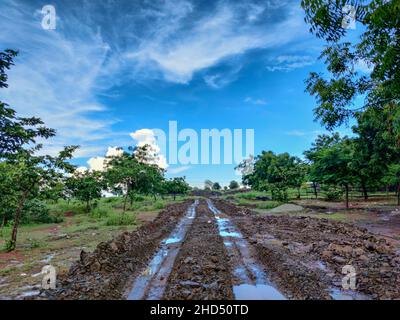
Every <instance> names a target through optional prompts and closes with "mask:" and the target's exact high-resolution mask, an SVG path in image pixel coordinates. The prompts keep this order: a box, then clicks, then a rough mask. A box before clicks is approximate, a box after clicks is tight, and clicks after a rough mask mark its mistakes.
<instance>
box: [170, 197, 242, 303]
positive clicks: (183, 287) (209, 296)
mask: <svg viewBox="0 0 400 320" xmlns="http://www.w3.org/2000/svg"><path fill="white" fill-rule="evenodd" d="M228 260H229V257H228V256H227V253H226V251H225V248H224V245H223V242H222V239H221V237H220V236H219V234H218V228H217V226H216V223H215V218H214V216H213V214H212V213H211V211H210V210H209V209H208V207H207V205H206V202H205V201H204V200H202V201H201V202H200V204H199V206H198V207H197V217H196V219H195V220H194V222H193V224H192V226H191V229H190V230H189V232H188V237H187V239H186V241H185V242H184V244H183V246H182V249H181V251H180V253H179V255H178V257H177V260H176V262H175V265H174V268H173V270H172V272H171V276H170V278H169V281H168V285H167V288H166V291H165V294H164V299H167V300H171V299H174V300H181V299H184V300H187V299H196V300H221V299H233V298H234V296H233V292H232V283H231V271H230V269H229V264H228V263H227V262H228Z"/></svg>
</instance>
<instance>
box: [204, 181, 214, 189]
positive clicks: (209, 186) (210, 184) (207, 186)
mask: <svg viewBox="0 0 400 320" xmlns="http://www.w3.org/2000/svg"><path fill="white" fill-rule="evenodd" d="M213 184H214V183H213V182H212V181H211V180H208V179H207V180H206V181H204V190H211V189H212V187H213Z"/></svg>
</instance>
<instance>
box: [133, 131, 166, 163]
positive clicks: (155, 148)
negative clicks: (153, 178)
mask: <svg viewBox="0 0 400 320" xmlns="http://www.w3.org/2000/svg"><path fill="white" fill-rule="evenodd" d="M130 136H131V137H132V138H133V139H134V140H136V141H137V143H136V145H137V146H138V147H143V146H145V145H148V146H149V148H150V150H149V151H150V152H151V153H152V154H153V155H154V157H152V159H151V161H150V163H152V164H156V165H158V166H159V167H160V168H162V169H166V168H168V164H167V159H166V157H165V156H164V155H163V154H161V153H160V151H161V149H160V146H159V145H158V144H157V138H156V136H155V134H154V132H153V130H151V129H139V130H136V131H135V132H132V133H131V134H130Z"/></svg>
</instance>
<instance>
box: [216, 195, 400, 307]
mask: <svg viewBox="0 0 400 320" xmlns="http://www.w3.org/2000/svg"><path fill="white" fill-rule="evenodd" d="M215 204H216V206H217V208H218V209H219V210H221V211H223V212H225V213H226V214H228V215H231V216H232V218H233V221H234V222H235V223H236V225H237V226H238V227H239V229H240V230H241V231H242V232H243V233H244V234H245V235H246V236H247V237H248V239H249V241H250V243H252V244H253V245H254V246H255V248H256V250H257V253H258V259H259V261H261V262H262V263H263V264H264V265H265V266H266V269H267V272H268V273H269V275H270V277H271V278H272V279H273V280H274V281H275V283H277V284H278V287H279V288H280V289H281V290H282V291H284V292H286V293H287V294H289V295H293V297H294V298H300V299H303V298H312V299H315V298H317V299H327V298H329V295H328V292H329V290H331V289H333V288H338V287H340V286H341V280H342V278H343V274H342V267H343V266H344V265H352V266H354V268H355V270H356V273H357V291H358V292H359V293H362V294H365V295H368V296H369V297H370V298H373V299H399V298H400V257H399V256H398V255H397V254H396V252H395V247H393V246H392V245H391V244H390V243H389V242H388V241H387V240H386V239H384V238H383V237H379V236H377V235H374V234H372V233H371V232H369V231H368V230H367V229H365V228H360V227H357V226H354V225H351V224H348V223H343V222H338V221H332V220H327V219H317V218H311V217H290V216H287V215H282V216H263V217H260V216H257V215H255V214H253V213H252V212H251V211H250V210H248V209H243V208H238V207H236V206H234V205H232V204H231V203H228V202H226V201H222V200H216V201H215Z"/></svg>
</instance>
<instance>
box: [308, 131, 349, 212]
mask: <svg viewBox="0 0 400 320" xmlns="http://www.w3.org/2000/svg"><path fill="white" fill-rule="evenodd" d="M305 154H306V157H307V158H308V159H309V160H311V162H312V165H311V168H310V176H311V177H312V180H313V181H316V182H318V183H322V184H327V185H333V186H341V187H343V188H344V189H345V203H346V208H349V187H350V185H352V184H354V183H355V182H356V181H357V180H356V176H357V175H356V172H355V169H354V166H353V164H352V161H353V157H354V144H353V141H352V140H351V139H348V138H343V139H340V137H339V135H337V134H335V135H333V136H332V137H329V136H325V135H323V136H319V137H318V138H317V142H316V143H315V144H314V145H313V147H312V148H311V149H310V150H309V151H306V152H305Z"/></svg>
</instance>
